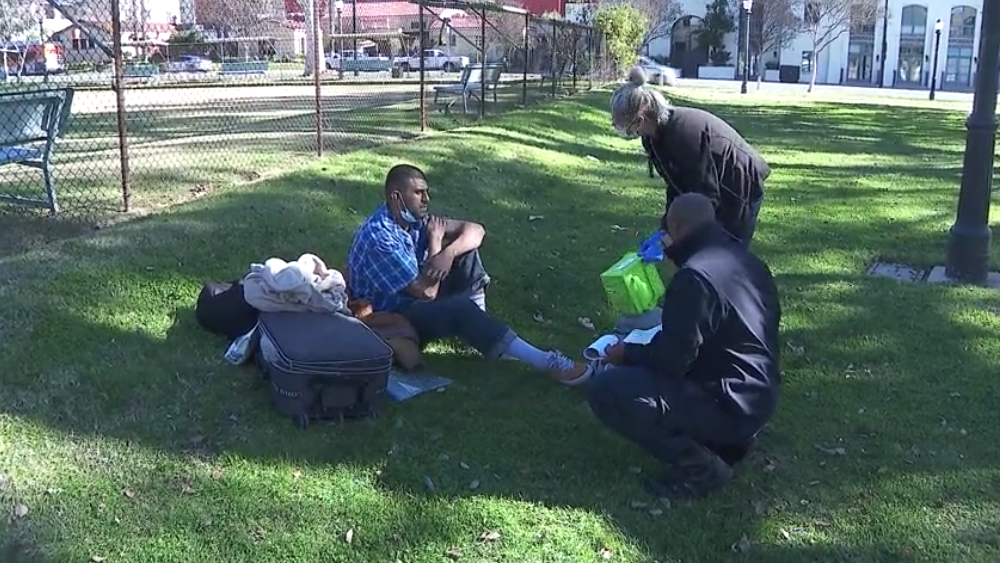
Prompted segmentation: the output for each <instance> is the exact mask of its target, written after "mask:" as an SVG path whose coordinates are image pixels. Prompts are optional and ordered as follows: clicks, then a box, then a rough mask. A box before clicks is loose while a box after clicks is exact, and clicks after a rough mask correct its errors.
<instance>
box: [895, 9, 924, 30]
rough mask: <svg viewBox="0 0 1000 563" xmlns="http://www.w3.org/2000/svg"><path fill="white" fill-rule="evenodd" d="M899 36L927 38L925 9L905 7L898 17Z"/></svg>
mask: <svg viewBox="0 0 1000 563" xmlns="http://www.w3.org/2000/svg"><path fill="white" fill-rule="evenodd" d="M900 20H901V23H900V27H899V33H900V35H919V36H920V37H926V36H927V8H925V7H923V6H906V7H904V8H903V13H902V15H901V17H900Z"/></svg>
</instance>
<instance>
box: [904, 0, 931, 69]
mask: <svg viewBox="0 0 1000 563" xmlns="http://www.w3.org/2000/svg"><path fill="white" fill-rule="evenodd" d="M899 19H900V23H899V62H898V63H897V68H896V86H902V87H904V88H913V87H917V86H922V85H924V84H927V80H926V77H927V75H928V72H929V70H927V69H926V68H925V65H924V63H925V61H926V60H927V59H926V58H925V57H926V48H927V8H926V7H925V6H918V5H916V4H912V5H909V6H904V7H903V11H902V13H901V14H900V18H899Z"/></svg>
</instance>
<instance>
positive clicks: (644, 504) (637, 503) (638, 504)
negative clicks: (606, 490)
mask: <svg viewBox="0 0 1000 563" xmlns="http://www.w3.org/2000/svg"><path fill="white" fill-rule="evenodd" d="M629 506H631V507H632V508H633V509H635V510H639V509H640V508H646V507H647V506H649V503H648V502H644V501H641V500H633V501H632V502H630V503H629Z"/></svg>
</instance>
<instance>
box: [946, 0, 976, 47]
mask: <svg viewBox="0 0 1000 563" xmlns="http://www.w3.org/2000/svg"><path fill="white" fill-rule="evenodd" d="M976 15H977V12H976V9H975V8H973V7H971V6H955V7H954V8H952V9H951V26H950V29H949V31H948V41H949V42H951V41H952V40H953V39H962V40H966V41H969V42H971V41H973V40H974V39H975V38H976Z"/></svg>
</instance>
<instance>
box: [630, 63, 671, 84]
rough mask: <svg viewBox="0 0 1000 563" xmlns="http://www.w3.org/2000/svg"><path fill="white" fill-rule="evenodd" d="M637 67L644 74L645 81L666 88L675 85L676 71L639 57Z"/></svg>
mask: <svg viewBox="0 0 1000 563" xmlns="http://www.w3.org/2000/svg"><path fill="white" fill-rule="evenodd" d="M639 66H641V67H642V70H643V71H644V72H645V73H646V79H647V80H649V81H650V82H652V83H654V84H663V85H666V86H676V85H677V71H676V70H675V69H673V68H671V67H669V66H666V65H661V64H660V63H658V62H656V61H654V60H653V59H650V58H649V57H639Z"/></svg>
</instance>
